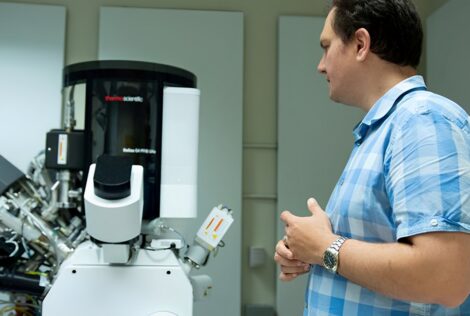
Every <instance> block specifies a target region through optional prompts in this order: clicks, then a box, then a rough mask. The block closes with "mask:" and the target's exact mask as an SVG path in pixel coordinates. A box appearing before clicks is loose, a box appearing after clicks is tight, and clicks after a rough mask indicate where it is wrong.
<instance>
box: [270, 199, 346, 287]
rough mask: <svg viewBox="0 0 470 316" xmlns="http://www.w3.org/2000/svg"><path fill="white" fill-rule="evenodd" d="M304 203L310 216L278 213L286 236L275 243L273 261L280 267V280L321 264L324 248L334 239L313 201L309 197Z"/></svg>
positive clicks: (328, 221) (316, 204)
mask: <svg viewBox="0 0 470 316" xmlns="http://www.w3.org/2000/svg"><path fill="white" fill-rule="evenodd" d="M307 206H308V210H309V211H310V213H311V215H310V216H306V217H300V216H295V215H293V214H292V213H291V212H289V211H284V212H282V213H281V220H282V221H283V222H284V224H285V229H284V230H285V236H286V237H287V238H285V239H283V240H280V241H279V242H278V243H277V245H276V249H275V254H274V260H275V261H276V262H277V263H278V264H279V266H280V268H281V273H280V275H279V278H280V279H281V280H283V281H290V280H293V279H295V278H296V277H297V276H298V275H300V274H303V273H305V272H307V271H309V269H310V265H314V264H321V262H322V257H323V253H324V251H325V250H326V248H328V247H329V246H330V245H331V243H332V242H333V241H334V240H336V238H337V236H336V235H335V234H333V232H332V229H331V223H330V220H329V218H328V216H327V215H326V213H325V211H323V210H322V208H321V207H320V206H319V205H318V203H317V201H316V200H315V199H314V198H310V199H308V201H307Z"/></svg>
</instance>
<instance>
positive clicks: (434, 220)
mask: <svg viewBox="0 0 470 316" xmlns="http://www.w3.org/2000/svg"><path fill="white" fill-rule="evenodd" d="M438 224H439V223H438V222H437V219H435V218H433V219H432V220H431V226H432V227H436V226H437V225H438Z"/></svg>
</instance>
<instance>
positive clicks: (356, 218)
mask: <svg viewBox="0 0 470 316" xmlns="http://www.w3.org/2000/svg"><path fill="white" fill-rule="evenodd" d="M422 37H423V32H422V26H421V22H420V20H419V17H418V15H417V13H416V10H415V8H414V6H413V4H412V3H411V1H410V0H333V4H332V7H331V9H330V11H329V14H328V16H327V18H326V21H325V25H324V28H323V31H322V33H321V36H320V45H321V47H322V48H323V50H324V53H323V57H322V59H321V60H320V63H319V65H318V71H319V72H320V73H322V74H324V75H325V77H326V80H327V81H328V83H329V94H330V98H331V99H332V100H334V101H336V102H341V103H344V104H347V105H352V106H356V107H359V108H361V109H363V110H364V111H365V112H366V115H365V117H364V119H363V120H362V122H360V123H359V124H358V125H357V127H356V128H355V129H354V133H353V134H354V137H355V145H354V148H353V151H352V154H351V157H350V159H349V161H348V163H347V165H346V167H345V170H344V172H343V174H342V175H341V177H340V179H339V181H338V184H337V185H336V187H335V189H334V191H333V193H332V196H331V198H330V201H329V202H328V205H327V206H326V209H325V211H323V210H322V209H321V207H320V206H319V205H318V203H317V202H316V201H315V200H314V199H313V198H310V199H309V200H308V202H307V204H308V209H309V210H310V212H311V213H312V215H311V216H309V217H297V216H294V215H293V214H292V213H290V212H289V211H284V212H283V213H282V214H281V220H282V221H283V222H284V223H285V237H284V239H283V240H281V241H279V242H278V244H277V245H276V252H275V255H274V259H275V260H276V262H277V263H278V264H279V265H280V270H281V273H280V278H281V279H282V280H285V281H289V280H292V279H294V278H296V277H297V276H298V275H299V274H302V273H305V272H307V271H310V276H309V282H308V286H307V292H306V301H305V310H304V315H361V316H363V315H470V299H469V298H468V296H469V294H470V119H469V117H468V115H467V114H466V113H465V112H464V111H463V110H462V109H461V108H460V107H459V106H458V105H456V104H455V103H453V102H452V101H450V100H448V99H446V98H444V97H441V96H438V95H436V94H433V93H431V92H429V91H427V89H426V86H425V84H424V81H423V78H422V77H421V76H418V75H416V66H417V65H418V63H419V59H420V55H421V46H422Z"/></svg>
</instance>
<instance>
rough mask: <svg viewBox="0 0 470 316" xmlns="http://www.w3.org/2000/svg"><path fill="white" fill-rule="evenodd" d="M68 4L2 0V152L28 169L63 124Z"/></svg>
mask: <svg viewBox="0 0 470 316" xmlns="http://www.w3.org/2000/svg"><path fill="white" fill-rule="evenodd" d="M64 40H65V7H62V6H51V5H32V4H13V3H0V95H1V98H0V135H1V136H0V154H1V155H3V156H4V157H5V158H7V159H8V160H9V161H10V162H12V163H13V164H14V165H16V166H17V167H18V168H19V169H21V170H22V171H23V172H25V171H26V169H27V167H28V164H29V162H30V161H31V159H32V158H34V156H36V155H37V154H38V152H39V151H40V150H43V149H44V146H45V142H46V133H47V132H48V131H49V130H50V129H52V128H59V127H60V124H61V122H60V115H61V87H62V68H63V66H64Z"/></svg>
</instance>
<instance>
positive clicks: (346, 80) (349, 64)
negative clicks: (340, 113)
mask: <svg viewBox="0 0 470 316" xmlns="http://www.w3.org/2000/svg"><path fill="white" fill-rule="evenodd" d="M335 11H336V10H335V9H334V8H333V9H332V10H331V11H330V13H329V14H328V16H327V18H326V21H325V25H324V27H323V31H322V33H321V35H320V46H321V47H322V48H323V56H322V58H321V60H320V63H319V64H318V67H317V70H318V72H320V73H321V74H324V75H325V77H326V80H327V81H328V85H329V93H330V99H332V100H333V101H335V102H341V103H344V104H351V101H352V100H351V97H352V96H353V95H352V94H351V93H354V90H355V89H354V81H355V79H357V77H356V78H355V71H353V70H354V69H353V68H354V65H355V62H354V61H355V54H354V44H353V43H349V44H345V43H344V42H343V41H342V40H341V38H340V37H339V36H338V35H337V34H336V33H335V31H334V29H333V19H334V15H335Z"/></svg>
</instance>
